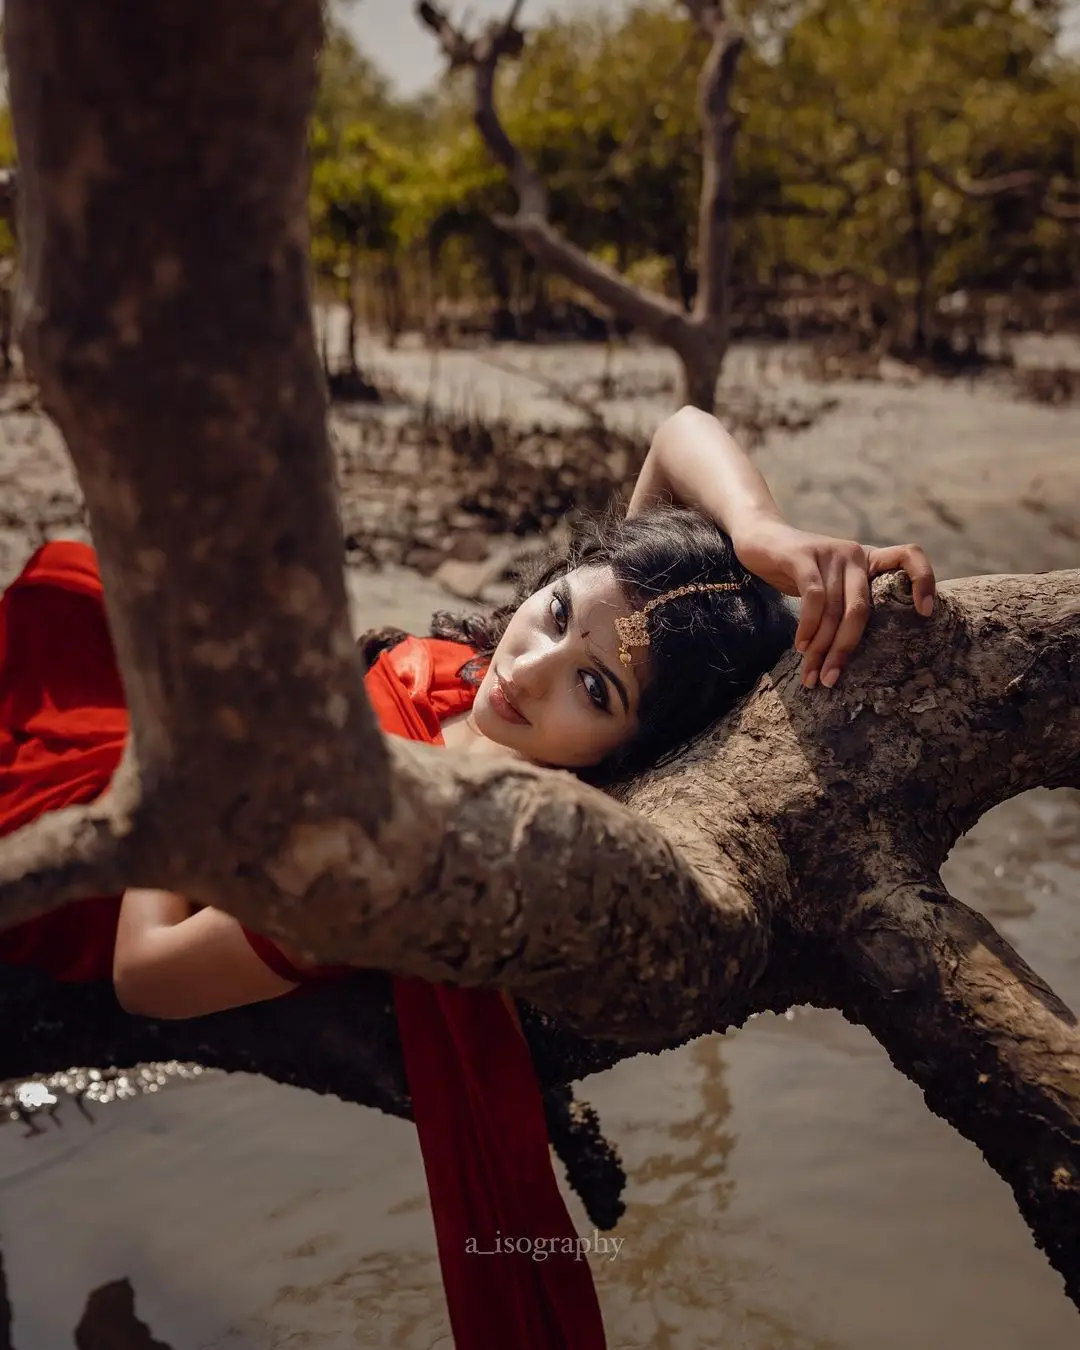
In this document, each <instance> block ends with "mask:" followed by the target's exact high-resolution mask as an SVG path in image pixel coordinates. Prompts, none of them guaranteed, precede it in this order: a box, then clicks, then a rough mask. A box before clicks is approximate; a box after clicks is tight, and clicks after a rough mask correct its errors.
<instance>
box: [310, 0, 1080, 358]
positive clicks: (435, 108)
mask: <svg viewBox="0 0 1080 1350" xmlns="http://www.w3.org/2000/svg"><path fill="white" fill-rule="evenodd" d="M1061 9H1062V6H1061V4H1060V3H1056V0H805V2H803V3H799V2H798V0H756V2H755V0H746V2H745V3H744V4H743V6H742V13H741V15H740V17H741V19H742V22H743V24H744V27H745V28H746V31H747V32H748V34H749V36H750V46H749V50H748V51H747V53H746V54H745V56H744V58H743V62H742V64H741V66H740V70H739V76H738V80H737V85H736V97H735V111H736V113H737V115H738V117H739V119H740V123H741V130H740V137H739V143H738V178H737V183H736V188H735V211H736V220H737V224H736V230H735V249H734V255H733V262H732V279H733V285H734V288H735V291H736V294H737V295H738V294H739V293H740V292H741V293H742V294H743V295H744V296H747V297H750V296H753V295H755V294H767V293H769V292H770V288H772V289H775V287H776V286H777V285H778V283H779V282H780V281H781V280H783V279H789V280H790V279H791V278H802V279H804V282H805V283H809V284H813V285H819V286H823V287H827V286H829V285H837V284H841V283H845V282H846V283H853V282H854V283H858V285H859V286H860V287H861V288H862V294H863V295H864V296H866V297H869V301H868V303H872V305H873V306H874V308H875V312H876V314H877V317H878V320H879V321H885V320H887V319H889V318H890V317H892V318H896V317H897V316H903V315H907V316H908V320H907V322H908V326H909V328H911V327H912V325H914V327H915V328H916V329H918V328H920V326H925V325H926V324H928V323H929V322H930V321H931V316H932V314H933V312H934V310H935V307H937V306H938V305H939V302H940V301H941V300H942V298H943V297H946V296H949V295H951V294H953V293H955V292H957V291H969V292H974V293H985V292H1008V291H1015V290H1016V288H1017V287H1023V288H1024V289H1025V290H1026V291H1027V292H1030V293H1032V294H1038V293H1045V292H1049V291H1060V290H1065V289H1068V288H1070V287H1073V286H1074V285H1075V282H1076V278H1077V275H1078V263H1080V228H1078V227H1080V220H1078V219H1076V216H1077V214H1078V211H1080V208H1078V207H1077V201H1078V197H1077V194H1076V184H1077V183H1078V182H1080V64H1078V63H1077V61H1076V60H1075V59H1072V58H1069V57H1067V56H1065V55H1063V54H1062V53H1061V52H1060V51H1059V49H1058V46H1057V43H1056V34H1057V28H1058V24H1059V22H1060V19H1061ZM704 52H705V45H704V41H703V39H702V38H701V36H700V34H699V33H698V32H697V31H696V30H695V29H694V27H693V25H692V24H691V22H690V21H689V20H688V19H687V18H686V17H685V12H684V11H683V9H682V8H681V6H679V5H677V4H675V3H672V2H671V0H653V3H640V4H637V5H634V6H632V7H631V8H630V9H629V10H628V11H626V12H624V13H622V14H621V15H619V16H618V17H612V16H610V15H605V14H604V13H603V12H602V11H601V10H600V9H599V8H598V9H597V10H596V11H595V12H593V13H591V14H588V15H586V16H584V17H580V18H573V19H564V20H549V21H547V22H546V23H544V24H543V25H542V26H540V27H539V28H537V29H535V30H534V31H533V32H532V33H531V34H530V40H529V42H528V44H527V47H526V51H525V55H524V58H523V59H522V61H521V62H520V63H519V64H518V65H516V66H514V67H513V68H507V69H505V70H502V71H501V72H500V81H501V85H500V94H499V98H500V110H501V113H502V116H503V120H504V122H505V124H506V127H507V130H508V132H509V133H510V135H511V136H512V138H513V139H514V140H515V142H516V143H517V144H518V145H519V146H520V147H521V149H522V150H523V151H524V152H525V154H526V155H527V156H528V157H529V158H530V160H531V162H532V163H533V165H534V166H535V167H536V168H537V169H538V170H539V171H540V172H541V173H542V174H543V176H544V177H545V179H546V181H547V183H548V185H549V187H550V189H551V218H552V223H553V224H554V225H555V226H557V227H558V228H559V229H560V230H562V231H563V232H564V233H566V234H567V235H568V236H569V237H570V238H572V239H573V240H574V241H575V243H577V244H578V245H579V246H581V247H583V248H585V249H587V250H589V251H590V252H592V253H594V254H595V255H597V256H598V257H602V258H604V259H605V260H607V261H609V262H612V263H614V264H616V265H617V266H619V267H620V268H621V269H622V270H624V271H626V272H627V273H628V274H629V275H630V276H631V277H634V278H636V279H638V280H640V281H641V282H642V283H643V284H646V285H650V286H652V287H654V288H657V289H661V290H663V291H665V292H666V293H668V294H669V295H671V296H672V297H676V298H680V299H682V300H683V302H684V303H689V302H690V300H691V299H692V296H693V294H694V287H695V276H694V247H695V239H694V235H695V228H696V212H697V194H698V187H699V182H700V174H701V163H700V136H699V130H698V123H697V112H696V102H695V100H696V82H697V74H698V70H699V69H700V66H701V62H702V59H703V57H704ZM470 100H471V88H470V83H469V80H468V78H467V72H466V73H465V74H464V75H463V76H451V77H448V78H447V79H446V80H445V81H444V82H443V83H442V85H441V86H440V87H439V88H438V89H437V90H436V91H435V92H434V93H432V94H431V95H430V96H428V97H427V98H426V99H425V100H423V101H422V102H419V103H417V102H413V103H405V102H403V101H401V100H397V99H395V98H394V97H393V96H392V93H391V91H390V90H389V89H388V87H387V85H386V83H385V81H383V80H382V79H381V77H380V76H379V74H378V71H377V69H376V67H375V66H374V65H373V64H372V61H371V59H370V58H369V57H367V56H365V55H363V54H361V53H359V52H357V51H356V50H355V48H354V47H353V46H352V45H351V43H350V41H349V39H348V38H347V36H346V35H345V34H344V33H343V32H342V31H341V30H335V31H334V32H333V33H332V35H331V39H330V42H329V44H328V46H327V49H326V54H325V56H324V60H323V72H322V88H321V91H320V97H319V108H318V117H317V119H316V124H315V127H314V129H313V149H314V152H315V154H314V160H315V171H314V175H313V219H314V222H315V251H316V258H317V259H319V258H322V259H324V260H325V259H333V260H334V265H337V266H338V267H339V268H340V266H341V263H342V256H343V250H344V251H346V252H348V251H349V250H353V251H354V254H355V256H357V257H358V258H360V259H361V260H362V263H363V265H364V266H366V267H367V268H369V269H370V268H371V267H377V268H378V269H380V271H381V273H382V274H383V275H385V272H386V269H387V267H388V266H389V267H391V268H393V269H396V274H397V277H398V283H397V284H398V285H399V286H400V284H401V276H402V269H403V268H404V269H405V272H406V273H408V276H409V278H410V282H409V287H408V289H409V290H410V292H411V298H410V299H409V300H408V301H407V302H402V303H405V304H406V307H407V308H408V309H409V310H410V311H411V312H412V313H413V315H414V317H418V310H420V309H423V308H424V307H425V306H430V305H431V304H432V303H434V302H435V301H439V302H441V303H443V304H453V303H455V302H457V303H462V302H465V301H468V300H470V299H471V300H473V301H480V302H481V303H483V302H485V301H490V302H493V303H494V304H495V306H496V308H497V309H499V310H501V311H503V312H504V315H505V312H506V311H508V310H509V309H510V308H512V307H513V306H517V307H518V308H519V309H520V308H522V307H526V308H527V307H529V306H533V307H534V308H535V306H536V305H537V304H538V303H542V302H543V301H544V299H545V296H546V293H547V289H548V288H545V286H544V285H543V284H542V283H543V279H541V278H538V277H536V275H535V269H534V268H533V267H532V266H531V265H530V261H529V260H528V259H527V258H526V257H524V256H523V255H522V254H521V251H520V250H519V249H518V248H517V246H516V245H515V244H514V243H513V242H512V241H510V240H508V239H506V238H505V237H502V236H500V235H499V232H498V231H497V230H495V229H494V228H493V227H492V226H491V224H490V221H489V216H490V214H491V213H493V212H499V211H504V210H508V209H511V208H512V197H511V195H510V193H509V189H508V187H507V185H506V182H505V179H504V175H503V172H502V170H501V169H500V168H498V167H497V166H496V165H495V164H493V163H492V161H491V159H490V157H489V155H488V154H487V152H486V150H485V149H484V147H483V146H482V145H481V143H480V140H479V138H478V136H477V134H476V132H475V130H474V128H473V126H472V120H471V102H470ZM1055 212H1056V214H1055ZM421 278H422V280H421ZM429 317H430V316H429ZM898 321H899V320H898ZM917 336H919V337H925V334H922V333H920V334H918V335H917Z"/></svg>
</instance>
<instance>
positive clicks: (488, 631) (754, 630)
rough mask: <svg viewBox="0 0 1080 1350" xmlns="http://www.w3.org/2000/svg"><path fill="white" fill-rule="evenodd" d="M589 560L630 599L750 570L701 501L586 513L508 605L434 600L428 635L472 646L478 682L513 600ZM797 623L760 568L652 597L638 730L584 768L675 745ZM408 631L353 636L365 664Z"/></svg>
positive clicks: (749, 682) (752, 673)
mask: <svg viewBox="0 0 1080 1350" xmlns="http://www.w3.org/2000/svg"><path fill="white" fill-rule="evenodd" d="M589 566H608V567H610V568H611V569H612V571H613V573H614V575H615V580H616V581H617V583H618V584H619V586H620V588H621V589H622V591H623V593H624V594H625V596H626V599H627V601H628V602H629V604H630V605H631V606H633V608H634V609H640V608H641V607H642V606H643V605H644V604H645V603H646V602H647V601H648V600H650V599H652V598H653V597H654V596H656V595H662V594H664V593H665V592H667V591H670V590H674V589H676V588H677V587H679V586H688V585H694V584H698V583H702V582H717V581H721V582H722V581H740V580H743V579H744V578H746V577H747V573H746V569H745V568H744V567H743V566H742V564H741V563H740V562H739V560H738V558H737V557H736V556H735V550H734V548H733V547H732V543H731V539H730V538H729V537H728V535H727V534H725V533H724V531H723V530H721V529H720V528H719V526H717V525H715V524H714V523H713V522H712V521H711V520H708V519H707V518H706V517H704V516H702V515H701V514H700V513H699V512H697V511H693V510H690V509H688V508H686V507H677V506H656V507H653V508H651V509H649V510H647V511H643V512H641V513H640V514H638V515H635V516H629V517H627V516H619V515H616V514H615V513H614V512H612V513H609V514H607V515H605V516H602V517H600V518H594V519H591V520H586V521H584V522H582V523H581V524H580V525H579V526H577V527H576V529H575V531H574V533H573V536H572V538H571V541H570V545H569V547H568V548H565V549H563V550H560V551H559V552H557V553H552V554H549V555H547V556H546V557H542V558H540V559H539V560H537V561H536V562H534V564H533V565H532V566H531V567H529V568H528V569H527V570H525V571H523V572H522V573H521V575H520V576H519V579H518V583H517V586H516V589H515V594H514V598H513V600H512V601H511V602H510V603H509V604H508V605H505V606H503V607H502V608H501V609H498V610H496V611H495V612H494V613H493V614H490V615H484V614H474V615H468V616H461V615H456V614H451V613H448V612H445V611H439V612H438V613H436V614H435V615H433V616H432V621H431V635H432V637H439V638H446V639H449V640H450V641H452V642H462V643H466V644H467V645H468V646H469V647H471V648H472V649H473V650H474V652H475V654H476V655H475V659H473V660H470V661H468V662H467V663H466V664H465V666H464V667H463V669H462V677H463V678H464V679H466V680H468V681H470V682H471V683H474V684H479V683H480V680H481V679H482V678H483V672H484V667H485V665H486V663H487V659H488V658H489V657H490V656H491V654H492V653H493V652H494V650H495V648H496V647H497V646H498V644H499V640H500V638H501V637H502V635H503V633H504V632H505V630H506V626H507V624H508V623H509V621H510V618H511V616H512V615H513V614H514V612H515V610H516V609H517V608H518V606H519V605H521V604H522V602H523V601H525V600H527V599H528V598H529V596H531V595H535V594H536V592H537V591H539V590H542V589H543V588H544V587H545V586H548V585H550V584H551V583H552V582H553V581H556V580H558V578H560V577H563V576H565V575H566V574H567V573H568V572H572V571H573V570H574V569H575V568H578V567H589ZM795 628H796V619H795V615H794V613H793V611H792V610H791V609H790V608H789V607H788V605H787V604H786V602H785V601H784V598H783V596H781V595H780V593H779V592H778V591H776V590H774V589H773V587H771V586H769V585H767V584H766V583H765V582H763V581H762V580H761V579H760V578H758V577H750V578H749V579H748V580H746V581H745V584H744V585H742V586H741V587H740V588H739V589H738V590H735V591H710V592H704V593H697V594H693V595H688V596H684V597H681V598H679V599H676V600H669V601H666V602H665V603H664V604H663V605H660V606H658V607H657V608H656V610H654V611H653V612H652V613H651V614H650V615H649V619H648V631H649V648H648V657H649V678H648V680H647V682H646V684H645V687H644V690H643V692H642V697H641V703H640V706H639V710H638V722H639V731H638V734H637V735H636V736H635V737H634V739H633V740H632V741H630V742H629V743H628V744H626V745H624V746H620V747H619V749H618V750H617V751H616V752H615V753H614V755H612V756H611V757H609V759H607V760H605V762H604V763H603V764H602V765H600V766H599V767H598V768H597V769H589V770H586V771H584V772H582V773H581V777H583V778H587V779H589V781H594V782H610V781H612V780H614V779H615V778H622V777H628V776H630V775H632V774H634V773H638V772H640V771H641V770H643V769H645V768H648V767H650V766H652V765H655V764H657V763H659V762H662V761H663V760H664V759H665V758H667V757H668V756H669V755H671V754H673V753H674V752H676V751H677V750H679V749H681V748H682V747H683V746H684V745H686V744H687V742H689V741H692V740H693V739H694V738H695V737H697V736H698V735H700V734H701V733H702V732H704V731H706V730H707V729H708V728H709V727H710V726H711V725H712V724H713V723H714V722H715V721H716V720H717V719H718V718H720V717H721V716H722V715H723V714H724V713H725V712H727V710H728V709H729V708H731V707H732V706H733V705H734V704H735V703H736V702H737V701H738V700H739V699H740V698H742V697H743V696H744V695H746V694H747V693H749V692H750V690H752V689H753V688H754V686H755V685H756V684H757V682H758V680H759V679H760V677H761V676H762V675H763V674H764V673H765V672H766V671H768V670H771V669H772V667H773V666H774V665H775V664H776V663H777V661H778V660H779V659H780V657H781V656H782V655H783V653H784V652H785V651H786V650H787V649H788V648H789V647H790V646H791V643H792V639H793V638H794V635H795ZM404 636H405V635H404V634H403V633H401V632H400V630H395V629H383V630H379V631H378V632H371V633H366V634H364V636H363V637H362V638H361V639H360V642H361V645H362V647H363V649H364V653H365V656H366V658H367V660H368V662H369V664H370V662H371V661H373V660H374V659H375V657H376V656H377V655H378V653H379V652H380V651H383V650H385V649H386V648H387V647H390V646H393V645H394V644H395V642H397V641H400V640H401V638H403V637H404Z"/></svg>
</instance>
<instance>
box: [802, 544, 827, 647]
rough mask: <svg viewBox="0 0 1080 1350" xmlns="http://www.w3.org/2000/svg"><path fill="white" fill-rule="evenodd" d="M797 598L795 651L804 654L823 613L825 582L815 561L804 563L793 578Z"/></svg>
mask: <svg viewBox="0 0 1080 1350" xmlns="http://www.w3.org/2000/svg"><path fill="white" fill-rule="evenodd" d="M795 584H796V594H797V595H798V597H799V626H798V628H796V630H795V650H796V651H797V652H805V651H806V649H807V647H809V646H810V643H811V642H812V640H813V637H814V634H815V633H816V632H817V630H818V624H819V623H820V622H821V617H822V615H823V614H824V613H825V582H824V580H823V578H822V575H821V570H820V568H819V567H818V565H817V561H816V559H814V560H808V561H804V562H803V563H802V564H801V566H800V567H799V569H798V572H797V575H796V577H795Z"/></svg>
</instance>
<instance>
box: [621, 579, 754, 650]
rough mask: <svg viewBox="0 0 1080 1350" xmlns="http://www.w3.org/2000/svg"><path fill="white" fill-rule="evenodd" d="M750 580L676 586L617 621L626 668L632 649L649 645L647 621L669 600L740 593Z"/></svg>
mask: <svg viewBox="0 0 1080 1350" xmlns="http://www.w3.org/2000/svg"><path fill="white" fill-rule="evenodd" d="M749 580H750V574H749V573H747V574H746V576H744V577H743V579H742V580H741V581H700V582H696V583H694V584H693V585H690V586H676V587H675V589H674V590H673V591H665V592H664V594H663V595H656V596H653V598H652V599H651V600H650V601H649V602H648V603H647V604H646V605H645V606H644V607H643V608H642V609H639V610H637V611H636V613H634V614H630V615H628V616H627V617H626V618H625V619H623V618H618V619H616V620H615V632H616V633H617V634H618V636H619V660H620V661H621V662H622V663H623V665H624V666H628V665H629V664H630V662H631V661H632V660H633V657H632V656H631V655H630V648H631V647H647V646H648V645H649V629H648V625H647V622H646V621H647V619H648V617H649V615H650V614H651V613H652V612H653V610H654V609H658V608H659V607H660V606H661V605H666V604H667V602H668V601H669V600H678V599H679V598H680V597H682V596H684V595H698V594H700V593H701V592H702V591H738V590H741V589H742V587H743V586H745V585H746V583H747V582H748V581H749Z"/></svg>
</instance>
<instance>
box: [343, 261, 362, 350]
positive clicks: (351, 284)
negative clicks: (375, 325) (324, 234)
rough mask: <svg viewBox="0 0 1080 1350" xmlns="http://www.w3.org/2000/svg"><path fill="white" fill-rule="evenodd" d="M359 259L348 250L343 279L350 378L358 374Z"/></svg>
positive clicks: (346, 347) (346, 344)
mask: <svg viewBox="0 0 1080 1350" xmlns="http://www.w3.org/2000/svg"><path fill="white" fill-rule="evenodd" d="M359 271H360V267H359V257H358V253H357V250H356V249H355V248H350V249H349V274H348V276H347V277H346V278H345V349H346V351H345V372H346V374H347V375H349V376H350V377H353V376H356V375H358V374H359V368H358V367H357V364H356V346H357V341H358V332H357V329H358V322H357V311H356V291H357V286H358V282H359Z"/></svg>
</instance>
